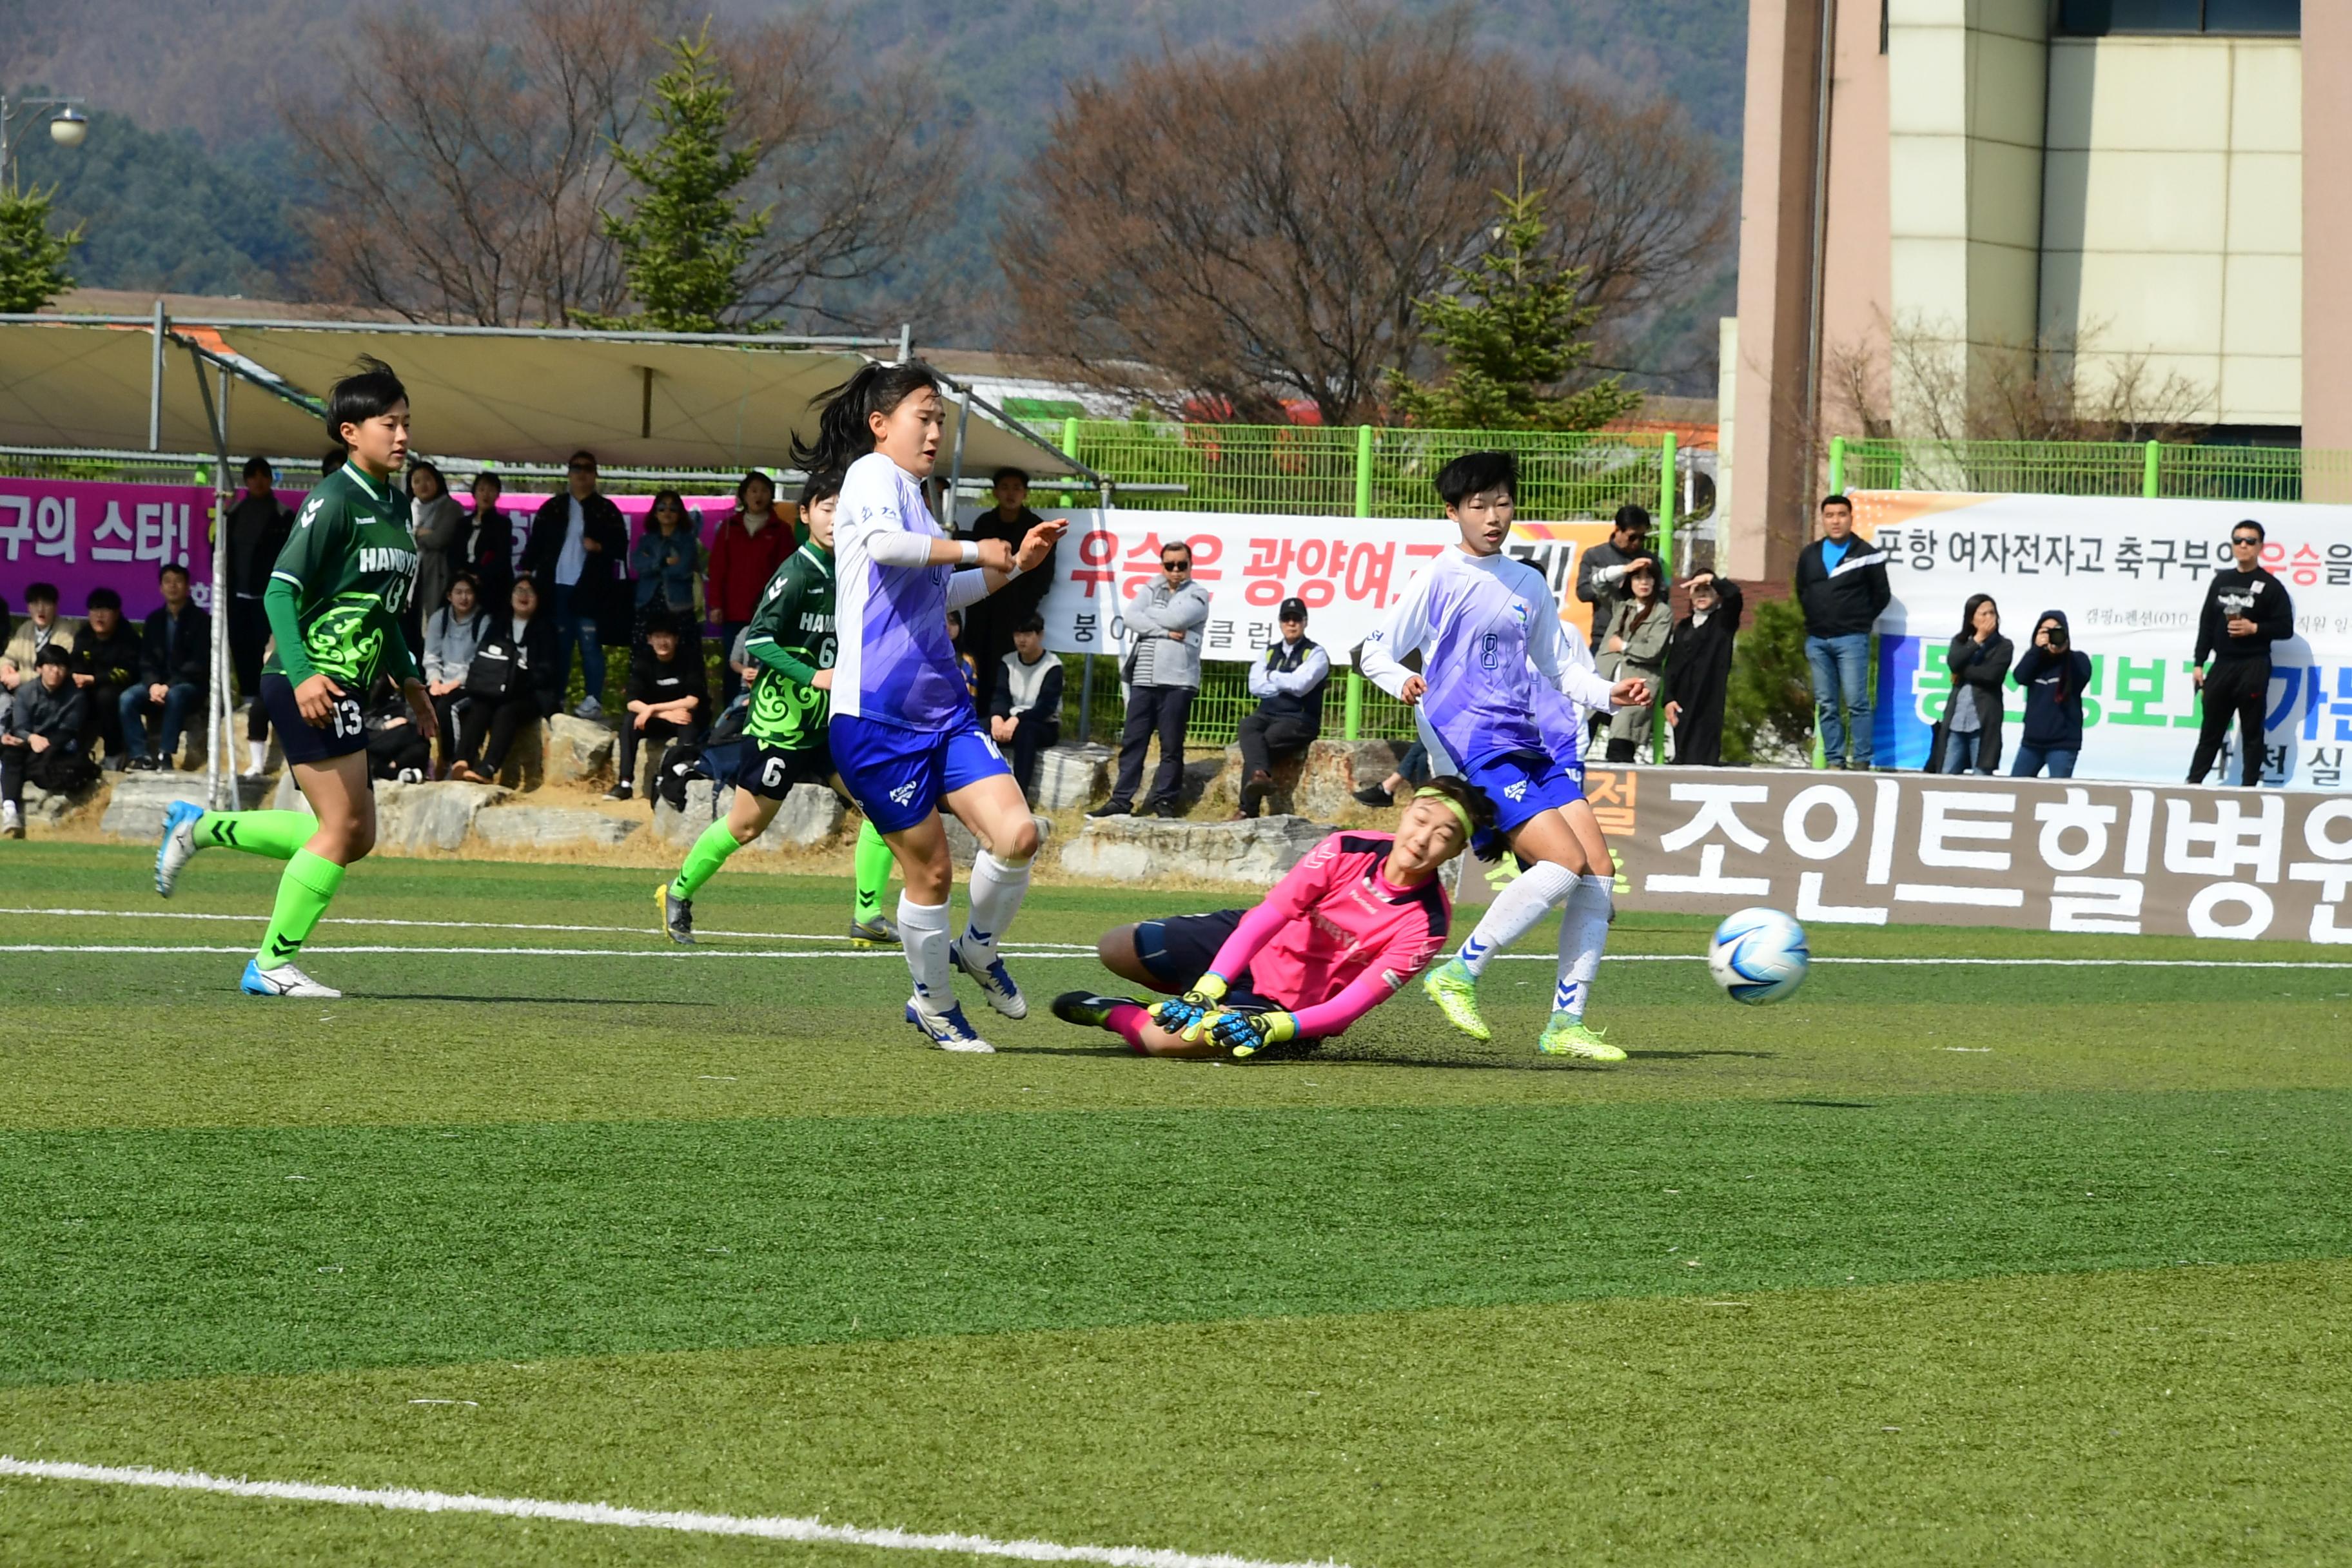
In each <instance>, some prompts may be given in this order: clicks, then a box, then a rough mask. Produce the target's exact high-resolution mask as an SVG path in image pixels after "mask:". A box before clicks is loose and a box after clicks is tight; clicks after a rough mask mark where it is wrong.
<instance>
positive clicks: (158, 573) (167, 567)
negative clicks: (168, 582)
mask: <svg viewBox="0 0 2352 1568" xmlns="http://www.w3.org/2000/svg"><path fill="white" fill-rule="evenodd" d="M169 572H177V573H178V574H180V575H181V576H183V577H186V576H187V575H188V569H187V568H186V567H184V566H183V565H181V564H180V563H178V562H176V561H166V562H164V563H163V564H162V565H161V566H158V567H156V568H155V581H157V582H158V583H161V582H162V581H163V576H164V574H166V573H169Z"/></svg>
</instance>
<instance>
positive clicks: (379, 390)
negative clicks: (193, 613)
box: [155, 359, 435, 996]
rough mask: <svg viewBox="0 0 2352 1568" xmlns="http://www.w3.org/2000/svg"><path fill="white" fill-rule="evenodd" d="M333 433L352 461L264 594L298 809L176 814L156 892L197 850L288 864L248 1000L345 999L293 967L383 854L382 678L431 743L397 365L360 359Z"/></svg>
mask: <svg viewBox="0 0 2352 1568" xmlns="http://www.w3.org/2000/svg"><path fill="white" fill-rule="evenodd" d="M327 428H328V429H329V430H331V431H332V432H334V435H335V438H336V440H337V441H338V442H339V443H340V444H341V447H343V449H344V452H345V454H346V460H345V461H344V463H343V466H342V467H341V468H338V469H337V470H336V471H335V472H333V473H331V474H328V475H326V476H325V477H323V478H322V479H320V481H319V483H318V486H317V488H315V489H312V490H311V491H310V497H309V499H308V500H305V501H304V502H303V503H302V510H301V511H300V512H299V513H298V514H297V515H296V518H295V521H294V531H293V533H292V535H291V536H290V537H289V539H288V540H287V542H286V546H285V548H284V549H283V550H281V551H280V552H278V563H277V565H276V567H275V568H274V569H273V570H272V571H271V573H270V574H269V586H268V589H267V590H266V591H265V592H264V593H263V595H262V600H261V604H262V610H263V612H264V613H265V614H266V615H267V616H268V618H269V631H270V635H271V637H273V638H274V639H275V647H274V650H273V651H272V652H271V654H270V656H269V658H268V661H267V662H265V663H264V664H263V666H262V668H261V690H260V693H259V699H258V700H260V701H261V702H262V703H263V704H264V705H266V706H267V708H268V711H269V716H270V718H271V720H272V721H274V722H275V723H276V724H277V726H278V737H279V741H280V743H281V744H282V745H283V746H284V747H285V750H286V763H287V765H288V767H289V768H290V769H292V771H293V774H294V782H295V783H296V784H298V785H299V786H300V788H301V791H302V796H303V798H304V799H305V800H307V801H309V802H310V810H309V811H307V812H304V811H206V810H205V809H204V808H203V807H202V806H199V805H194V804H192V803H191V802H188V801H184V800H182V801H174V802H173V803H172V805H171V808H170V809H169V811H167V812H166V813H165V815H164V819H163V845H162V847H160V848H158V849H157V850H156V852H155V890H156V891H157V892H159V893H161V894H163V896H164V897H165V898H167V899H168V898H170V897H171V896H172V888H173V884H174V883H175V882H176V881H177V880H178V879H179V875H180V871H181V869H182V868H184V867H185V866H186V865H187V863H188V860H189V858H190V857H192V856H194V854H195V852H196V851H197V850H199V849H205V848H213V847H218V848H223V849H242V850H244V851H245V852H246V853H247V854H249V855H265V856H268V858H271V859H273V860H283V861H285V862H286V874H285V876H283V877H282V878H280V879H278V902H277V906H276V908H275V909H274V910H272V912H271V914H270V917H269V929H268V931H266V932H265V933H264V934H263V936H262V939H261V951H260V952H257V953H256V954H255V955H254V957H253V959H252V961H251V962H250V963H247V964H246V966H245V979H244V982H243V988H244V990H245V992H246V993H247V994H248V995H253V996H338V995H341V992H338V991H335V990H333V989H331V988H330V987H328V986H325V985H321V984H319V983H318V982H317V981H315V980H313V979H311V978H310V976H309V975H307V974H305V973H302V972H301V971H300V970H299V969H297V968H296V967H295V966H294V958H295V955H296V954H298V953H299V952H301V951H302V943H303V942H306V941H307V940H309V938H310V932H311V931H312V930H314V929H315V928H316V927H317V925H318V923H319V918H320V916H321V915H323V914H325V913H326V910H327V905H328V902H329V901H330V900H332V899H333V898H334V896H335V889H337V888H339V887H341V885H342V880H343V871H344V868H347V867H349V866H350V865H351V864H352V861H354V860H357V859H360V858H362V857H363V856H365V855H366V854H367V852H368V851H369V850H371V849H373V848H374V847H375V795H374V794H373V790H372V788H371V786H370V784H369V783H368V769H367V734H366V731H364V730H363V729H362V725H361V722H360V704H361V702H362V700H364V699H365V698H366V696H367V694H368V691H369V689H370V688H371V687H373V685H374V684H375V679H376V677H377V676H379V675H383V674H389V675H391V676H392V677H393V678H394V679H396V680H398V681H399V683H400V687H401V690H402V692H403V694H404V695H405V696H406V698H407V699H408V709H409V712H410V714H411V716H412V717H414V718H415V721H416V730H417V733H418V734H420V735H423V736H425V738H426V739H428V740H429V739H431V737H432V735H433V733H434V728H435V725H434V714H433V700H432V699H431V698H430V697H429V696H427V695H426V693H425V682H424V681H423V680H422V679H419V677H418V675H417V670H416V660H415V657H414V656H413V655H412V654H411V653H410V652H409V648H408V642H407V639H406V638H405V637H403V636H402V634H401V629H400V621H401V616H402V613H403V612H404V610H406V609H407V607H408V600H409V595H410V594H411V593H412V592H413V591H414V590H415V584H416V541H415V536H414V535H413V534H412V533H411V532H410V531H409V506H408V498H407V497H406V496H405V495H404V494H403V493H402V492H401V491H400V490H399V489H397V488H396V487H395V486H394V483H393V476H394V475H395V474H397V473H399V472H400V469H401V465H402V463H403V462H404V460H405V459H406V458H407V456H408V392H407V389H406V388H404V387H403V386H402V385H401V384H400V378H399V377H398V376H396V375H394V374H393V373H392V367H391V366H389V365H387V364H385V363H383V361H381V360H375V359H362V360H361V361H360V364H359V368H358V370H357V371H356V372H355V373H354V374H351V375H347V376H345V377H344V378H343V379H342V380H341V381H339V382H337V383H335V384H334V388H333V390H332V391H331V392H330V393H329V394H328V397H327Z"/></svg>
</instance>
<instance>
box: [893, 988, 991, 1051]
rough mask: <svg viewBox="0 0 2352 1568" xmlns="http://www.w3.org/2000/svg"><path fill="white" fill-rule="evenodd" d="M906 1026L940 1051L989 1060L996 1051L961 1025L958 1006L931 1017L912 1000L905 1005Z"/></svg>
mask: <svg viewBox="0 0 2352 1568" xmlns="http://www.w3.org/2000/svg"><path fill="white" fill-rule="evenodd" d="M907 1022H908V1023H909V1024H912V1025H914V1026H915V1027H917V1028H918V1029H920V1030H922V1031H923V1037H924V1038H925V1039H927V1040H929V1041H930V1042H931V1044H933V1045H935V1046H937V1047H939V1048H940V1049H941V1050H943V1051H969V1052H971V1053H972V1054H974V1055H977V1056H992V1055H994V1054H995V1051H996V1047H994V1046H992V1045H990V1044H989V1043H988V1042H987V1041H986V1040H983V1039H982V1038H981V1037H979V1036H978V1035H976V1034H974V1033H973V1032H972V1027H971V1025H970V1024H968V1023H966V1022H964V1016H963V1006H962V1005H961V1003H959V1004H957V1005H954V1006H951V1007H950V1008H949V1009H948V1010H947V1011H946V1012H944V1013H933V1012H929V1011H928V1010H926V1009H925V1008H923V1007H921V1006H919V1005H917V1004H916V1003H915V1002H913V1001H912V1000H909V1001H908V1004H907Z"/></svg>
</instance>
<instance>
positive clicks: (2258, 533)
mask: <svg viewBox="0 0 2352 1568" xmlns="http://www.w3.org/2000/svg"><path fill="white" fill-rule="evenodd" d="M2242 528H2251V529H2252V530H2253V531H2254V537H2255V538H2256V539H2259V540H2261V541H2263V542H2264V543H2268V542H2270V537H2271V536H2270V531H2269V530H2268V529H2266V528H2264V527H2263V525H2262V524H2261V523H2259V522H2256V521H2254V520H2253V519H2252V518H2251V517H2242V518H2240V519H2239V520H2238V521H2235V522H2233V523H2231V525H2230V536H2231V538H2233V539H2234V538H2236V537H2237V533H2238V530H2240V529H2242Z"/></svg>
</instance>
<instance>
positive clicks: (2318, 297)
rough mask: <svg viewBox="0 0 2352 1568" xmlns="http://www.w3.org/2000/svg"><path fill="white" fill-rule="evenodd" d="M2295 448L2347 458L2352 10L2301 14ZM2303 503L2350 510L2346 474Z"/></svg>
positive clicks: (2351, 351) (2309, 493)
mask: <svg viewBox="0 0 2352 1568" xmlns="http://www.w3.org/2000/svg"><path fill="white" fill-rule="evenodd" d="M2302 82H2303V149H2304V153H2303V215H2304V224H2303V246H2304V252H2303V254H2304V262H2303V421H2302V423H2303V444H2304V445H2305V447H2313V448H2316V449H2318V450H2322V451H2352V5H2329V4H2308V3H2307V4H2305V6H2304V8H2303V72H2302ZM2327 473H2328V481H2327V485H2326V489H2325V490H2324V491H2322V490H2320V489H2315V487H2314V486H2313V485H2312V484H2311V481H2310V479H2309V478H2306V479H2305V491H2304V493H2305V499H2306V500H2331V501H2345V500H2352V468H2342V467H2338V468H2333V469H2330V470H2327Z"/></svg>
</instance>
